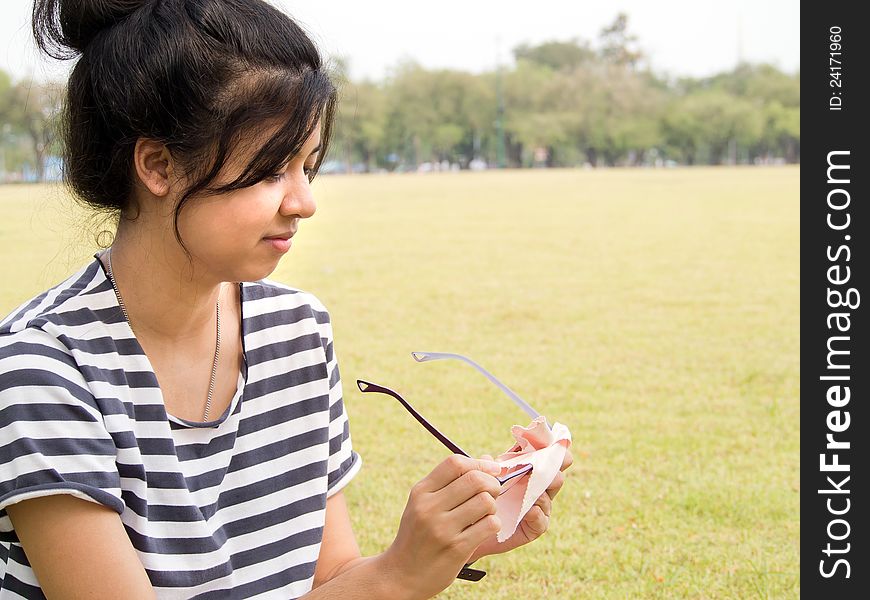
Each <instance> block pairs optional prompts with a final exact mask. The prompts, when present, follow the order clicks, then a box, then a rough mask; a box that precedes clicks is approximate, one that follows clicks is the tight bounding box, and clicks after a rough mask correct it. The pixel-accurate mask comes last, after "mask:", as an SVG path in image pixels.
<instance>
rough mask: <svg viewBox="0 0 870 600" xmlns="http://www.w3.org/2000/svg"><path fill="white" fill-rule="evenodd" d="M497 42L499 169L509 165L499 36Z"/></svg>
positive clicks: (496, 85) (497, 143) (497, 152)
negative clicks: (506, 158)
mask: <svg viewBox="0 0 870 600" xmlns="http://www.w3.org/2000/svg"><path fill="white" fill-rule="evenodd" d="M495 43H496V71H495V96H496V102H497V107H496V113H495V155H496V164H497V165H498V168H499V169H504V168H505V167H506V166H507V162H506V161H505V140H504V93H503V91H502V81H501V77H502V73H501V51H500V48H499V38H498V37H496V38H495Z"/></svg>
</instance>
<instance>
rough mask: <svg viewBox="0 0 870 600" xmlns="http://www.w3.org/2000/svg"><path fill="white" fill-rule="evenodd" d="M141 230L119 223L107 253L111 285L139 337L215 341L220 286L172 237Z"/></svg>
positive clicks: (170, 232)
mask: <svg viewBox="0 0 870 600" xmlns="http://www.w3.org/2000/svg"><path fill="white" fill-rule="evenodd" d="M143 229H144V228H142V227H138V226H137V227H130V226H127V225H126V224H125V222H124V221H123V220H122V222H121V225H119V227H118V233H117V235H116V238H115V242H114V243H113V244H112V250H111V260H112V274H113V275H114V278H115V284H116V286H117V288H118V292H119V293H120V295H121V297H122V298H123V301H124V306H125V308H126V309H127V313H128V315H129V318H130V323H131V326H132V327H133V328H134V330H135V331H136V334H137V336H138V335H143V334H144V335H146V336H150V337H155V338H157V339H160V340H165V341H167V342H180V341H184V340H190V339H192V338H198V337H201V336H203V335H210V336H211V337H212V338H213V337H214V326H215V305H216V304H217V302H218V300H219V299H220V298H221V291H222V289H223V286H222V282H221V281H220V280H218V279H217V278H216V277H214V276H213V275H211V274H210V273H208V272H206V271H205V270H204V268H203V267H202V265H201V264H200V263H197V261H196V259H195V258H188V256H187V255H186V254H185V253H184V250H183V249H182V248H181V246H180V245H179V244H178V241H177V240H176V239H175V236H174V232H173V231H168V232H161V233H160V235H159V236H154V235H153V234H152V235H149V232H147V231H144V230H143ZM104 262H105V261H104Z"/></svg>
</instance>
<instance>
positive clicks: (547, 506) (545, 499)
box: [534, 494, 553, 517]
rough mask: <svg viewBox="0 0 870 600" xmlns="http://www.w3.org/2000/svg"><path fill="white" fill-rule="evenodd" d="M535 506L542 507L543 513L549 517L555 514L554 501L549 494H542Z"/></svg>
mask: <svg viewBox="0 0 870 600" xmlns="http://www.w3.org/2000/svg"><path fill="white" fill-rule="evenodd" d="M534 506H540V507H541V511H542V512H543V513H544V515H546V516H548V517H549V516H550V515H551V514H552V512H553V500H552V498H550V496H549V495H548V494H541V495H540V496H539V497H538V499H537V500H535V504H534Z"/></svg>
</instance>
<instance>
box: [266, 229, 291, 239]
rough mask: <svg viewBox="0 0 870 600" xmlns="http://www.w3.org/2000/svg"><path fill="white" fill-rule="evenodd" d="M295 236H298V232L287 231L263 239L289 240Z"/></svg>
mask: <svg viewBox="0 0 870 600" xmlns="http://www.w3.org/2000/svg"><path fill="white" fill-rule="evenodd" d="M294 235H296V230H292V231H285V232H284V233H279V234H276V235H270V236H268V237H265V238H263V239H265V240H289V239H290V238H292V237H293V236H294Z"/></svg>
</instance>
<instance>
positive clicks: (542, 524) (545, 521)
mask: <svg viewBox="0 0 870 600" xmlns="http://www.w3.org/2000/svg"><path fill="white" fill-rule="evenodd" d="M481 458H483V459H486V460H492V457H491V456H489V455H485V456H483V457H481ZM573 462H574V457H573V456H571V449H570V448H568V449H566V450H565V458H564V459H563V460H562V467H561V468H560V470H559V473H557V474H556V478H555V479H553V483H551V484H550V487H548V488H547V489H546V490H545V491H544V493H543V494H541V495H540V497H539V498H538V499H537V500H536V501H535V504H534V505H532V508H530V509H529V512H527V513H526V514H525V516H524V517H523V519H522V521H520V524H519V525H518V526H517V530H516V531H515V532H514V534H513V535H512V536H511V537H509V538H508V539H506V540H505V541H504V542H502V543H499V542H498V541H497V540H496V538H495V536H493V537H491V538H490V539H488V540H486V541H485V542H483V543H482V544H481V545H479V546H478V547H477V549H476V550H475V551H474V554H472V555H471V558H470V559H469V563H471V562H474V561H476V560H477V559H479V558H482V557H484V556H489V555H491V554H502V553H504V552H509V551H510V550H513V549H514V548H518V547H520V546H523V545H525V544H528V543H529V542H532V541H534V540H536V539H538V538H539V537H541V536H542V535H544V533H545V532H546V531H547V528H548V527H549V526H550V513H551V512H552V508H553V498H555V497H556V494H558V493H559V490H561V489H562V484H563V483H565V474H564V473H563V471H564V470H565V469H567V468H568V467H570V466H571V465H572V464H573Z"/></svg>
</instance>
